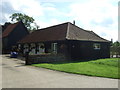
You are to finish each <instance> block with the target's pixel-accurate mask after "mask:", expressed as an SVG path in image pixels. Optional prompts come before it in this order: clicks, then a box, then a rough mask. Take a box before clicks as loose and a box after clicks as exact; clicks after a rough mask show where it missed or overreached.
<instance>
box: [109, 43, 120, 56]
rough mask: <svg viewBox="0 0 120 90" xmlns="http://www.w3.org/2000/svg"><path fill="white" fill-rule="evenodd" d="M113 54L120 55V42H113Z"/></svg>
mask: <svg viewBox="0 0 120 90" xmlns="http://www.w3.org/2000/svg"><path fill="white" fill-rule="evenodd" d="M111 55H112V56H113V55H116V57H119V56H120V42H118V41H116V42H114V43H112V46H111Z"/></svg>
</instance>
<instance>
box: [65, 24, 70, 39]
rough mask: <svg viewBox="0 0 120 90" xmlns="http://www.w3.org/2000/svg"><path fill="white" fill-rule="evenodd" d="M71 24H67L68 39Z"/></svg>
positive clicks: (67, 37)
mask: <svg viewBox="0 0 120 90" xmlns="http://www.w3.org/2000/svg"><path fill="white" fill-rule="evenodd" d="M69 26H70V23H68V25H67V33H66V37H65V38H66V39H69V31H70V29H69V28H70V27H69Z"/></svg>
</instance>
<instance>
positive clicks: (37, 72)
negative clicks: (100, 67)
mask: <svg viewBox="0 0 120 90" xmlns="http://www.w3.org/2000/svg"><path fill="white" fill-rule="evenodd" d="M2 79H3V80H2V87H3V88H118V80H117V79H109V78H101V77H90V76H84V75H76V74H69V73H64V72H58V71H53V70H48V69H44V68H38V67H33V66H25V65H24V61H21V60H20V59H14V58H9V57H8V55H3V56H2Z"/></svg>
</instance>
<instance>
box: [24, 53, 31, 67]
mask: <svg viewBox="0 0 120 90" xmlns="http://www.w3.org/2000/svg"><path fill="white" fill-rule="evenodd" d="M25 65H31V62H30V60H29V52H26V53H25Z"/></svg>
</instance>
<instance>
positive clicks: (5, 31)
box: [2, 22, 19, 38]
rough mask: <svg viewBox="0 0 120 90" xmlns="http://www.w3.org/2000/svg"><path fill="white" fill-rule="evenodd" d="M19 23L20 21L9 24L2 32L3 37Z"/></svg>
mask: <svg viewBox="0 0 120 90" xmlns="http://www.w3.org/2000/svg"><path fill="white" fill-rule="evenodd" d="M18 24H19V22H17V23H14V24H10V25H8V26H7V28H6V29H5V30H4V31H3V33H2V38H4V37H7V36H8V35H9V34H10V33H11V32H12V31H13V30H14V28H15V27H16V26H17V25H18Z"/></svg>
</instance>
